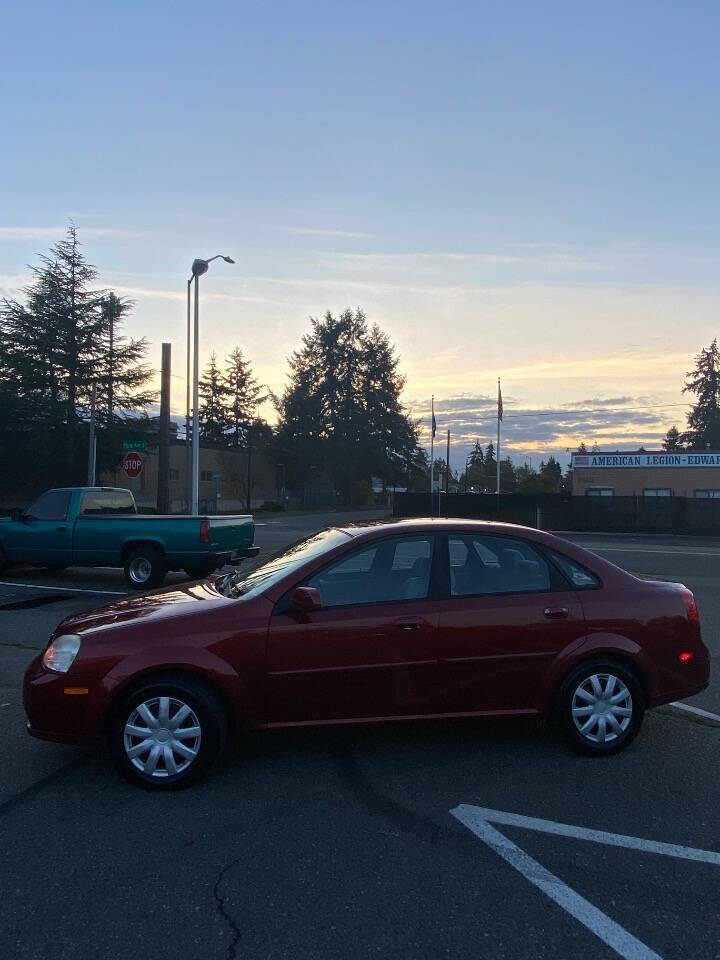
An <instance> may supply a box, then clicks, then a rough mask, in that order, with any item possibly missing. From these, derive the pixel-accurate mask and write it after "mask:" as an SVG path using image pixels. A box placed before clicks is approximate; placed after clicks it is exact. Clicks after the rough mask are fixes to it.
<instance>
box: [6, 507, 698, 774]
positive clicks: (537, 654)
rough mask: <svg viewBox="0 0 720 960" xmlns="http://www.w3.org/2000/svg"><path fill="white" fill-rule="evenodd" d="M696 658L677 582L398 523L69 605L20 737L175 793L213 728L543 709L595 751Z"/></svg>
mask: <svg viewBox="0 0 720 960" xmlns="http://www.w3.org/2000/svg"><path fill="white" fill-rule="evenodd" d="M709 670H710V658H709V654H708V651H707V649H706V647H705V645H704V644H703V642H702V640H701V637H700V624H699V617H698V611H697V606H696V604H695V599H694V597H693V595H692V593H691V592H690V590H688V589H687V588H686V587H684V586H682V585H681V584H675V583H665V582H657V581H645V580H640V579H638V578H637V577H634V576H632V575H631V574H629V573H626V572H625V571H623V570H621V569H619V568H618V567H616V566H614V565H613V564H612V563H609V562H608V561H607V560H603V559H601V558H600V557H598V556H595V555H594V554H592V553H588V552H587V551H585V550H583V549H581V548H580V547H577V546H575V545H574V544H572V543H568V542H566V541H564V540H561V539H558V538H557V537H554V536H551V535H550V534H547V533H542V532H540V531H537V530H532V529H528V528H525V527H518V526H512V525H509V524H500V523H484V522H480V521H469V520H402V521H397V522H392V523H385V524H368V525H361V526H348V527H342V528H331V529H328V530H325V531H323V532H322V533H318V534H316V535H315V536H312V537H310V538H309V539H308V540H305V541H303V542H302V543H299V544H296V545H295V546H292V547H289V548H288V549H286V550H284V551H282V552H281V553H279V554H277V555H276V556H274V557H272V558H270V559H269V560H268V561H267V562H266V563H264V564H262V565H261V566H259V567H258V568H257V569H255V570H252V571H251V572H249V573H247V574H243V573H242V572H237V573H234V574H231V575H230V576H228V577H225V578H217V579H215V580H208V581H204V582H199V583H195V584H189V585H183V586H181V587H172V588H170V589H166V590H162V591H158V592H156V593H150V594H146V595H143V596H133V597H129V598H128V599H126V600H121V601H120V602H118V603H113V604H111V605H109V606H106V607H101V608H100V609H97V610H91V611H88V612H86V613H81V614H78V615H77V616H74V617H70V618H68V619H66V620H64V621H63V622H62V623H61V624H60V625H59V627H58V628H57V630H56V631H55V633H54V634H53V636H52V638H51V641H50V643H49V645H48V647H47V649H46V650H45V652H44V653H43V654H42V655H40V656H39V657H37V659H36V660H34V661H33V663H31V665H30V667H29V668H28V671H27V674H26V677H25V689H24V696H25V707H26V711H27V714H28V717H29V722H28V729H29V731H30V733H32V734H33V735H34V736H38V737H43V738H46V739H50V740H59V741H63V742H68V743H88V742H92V741H95V740H97V739H99V738H100V737H102V736H108V737H109V741H110V745H111V748H112V752H113V755H114V757H115V759H116V761H117V764H118V766H119V768H120V769H121V770H122V771H123V772H124V773H125V774H126V775H127V776H128V777H129V778H130V779H131V780H133V781H135V782H137V783H140V784H142V785H145V786H150V787H157V788H160V789H172V788H176V787H180V786H185V785H187V784H189V783H191V782H192V781H193V780H196V779H197V778H198V777H200V776H201V775H202V774H203V773H204V772H205V771H206V770H207V769H208V768H209V767H210V766H211V764H212V763H213V761H214V760H215V759H216V757H217V756H218V755H219V753H220V752H221V750H222V747H223V744H224V742H225V739H226V737H227V735H228V734H229V733H231V732H234V731H238V730H247V729H258V728H263V727H281V726H293V725H298V724H322V723H344V722H345V723H346V722H356V721H371V720H399V719H416V718H420V717H470V716H483V715H501V714H502V715H512V716H526V717H534V716H544V717H551V718H552V719H554V720H555V721H556V722H557V725H558V726H559V727H560V728H561V729H562V730H563V731H564V733H565V735H566V736H567V737H568V738H569V739H570V741H571V742H572V743H573V744H574V745H575V746H576V747H577V748H579V749H580V750H582V751H584V752H586V753H592V754H609V753H613V752H615V751H617V750H620V749H622V748H623V747H625V746H627V745H628V744H629V743H630V741H631V740H632V739H633V738H634V737H635V735H636V734H637V732H638V730H639V729H640V725H641V723H642V719H643V713H644V711H645V709H646V708H648V707H654V706H657V705H658V704H661V703H666V702H668V701H670V700H677V699H679V698H682V697H688V696H691V695H692V694H695V693H698V692H699V691H700V690H703V689H704V688H705V687H706V686H707V684H708V679H709Z"/></svg>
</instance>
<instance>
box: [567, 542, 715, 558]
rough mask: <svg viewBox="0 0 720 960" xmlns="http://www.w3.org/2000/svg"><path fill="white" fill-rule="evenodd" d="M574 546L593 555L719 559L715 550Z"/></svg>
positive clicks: (586, 544)
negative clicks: (619, 554)
mask: <svg viewBox="0 0 720 960" xmlns="http://www.w3.org/2000/svg"><path fill="white" fill-rule="evenodd" d="M576 546H578V547H582V548H583V549H584V550H590V551H591V552H593V553H661V554H663V555H664V556H673V557H720V550H716V551H715V552H714V553H710V552H709V551H700V550H678V549H677V547H668V548H667V549H665V550H658V548H657V547H611V546H608V545H606V544H599V543H592V544H590V543H577V544H576Z"/></svg>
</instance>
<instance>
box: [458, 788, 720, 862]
mask: <svg viewBox="0 0 720 960" xmlns="http://www.w3.org/2000/svg"><path fill="white" fill-rule="evenodd" d="M450 813H452V815H453V816H454V817H457V818H458V820H461V821H462V822H463V823H464V824H465V826H467V827H469V826H470V824H469V823H468V822H467V820H466V818H469V819H470V820H472V822H473V823H475V822H476V821H483V822H490V823H502V824H504V825H505V826H507V827H521V828H523V829H524V830H535V831H536V832H539V833H552V834H555V835H556V836H558V837H574V838H575V839H576V840H590V841H591V842H592V843H604V844H605V845H606V846H608V847H624V848H625V849H626V850H638V851H639V852H640V853H656V854H660V855H661V856H664V857H677V858H679V859H681V860H696V861H699V862H700V863H711V864H713V865H714V866H716V867H720V853H716V852H715V851H714V850H700V849H698V848H697V847H684V846H682V845H680V844H677V843H661V842H659V841H657V840H644V839H643V838H642V837H627V836H624V835H623V834H622V833H606V832H605V831H604V830H588V829H587V828H586V827H576V826H573V825H572V824H569V823H557V822H556V821H555V820H541V819H539V818H538V817H526V816H523V815H522V814H520V813H507V812H506V811H505V810H491V809H489V808H487V807H476V806H474V805H472V804H467V803H461V804H460V806H459V807H455V809H454V810H451V811H450ZM470 829H472V827H470Z"/></svg>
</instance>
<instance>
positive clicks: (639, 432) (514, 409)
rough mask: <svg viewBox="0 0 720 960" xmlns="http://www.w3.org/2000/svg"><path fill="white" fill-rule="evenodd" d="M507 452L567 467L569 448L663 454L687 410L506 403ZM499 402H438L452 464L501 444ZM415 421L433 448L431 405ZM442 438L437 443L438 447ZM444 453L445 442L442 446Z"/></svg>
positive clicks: (654, 403) (649, 400)
mask: <svg viewBox="0 0 720 960" xmlns="http://www.w3.org/2000/svg"><path fill="white" fill-rule="evenodd" d="M504 401H505V404H504V406H505V409H504V418H503V422H502V432H501V452H502V453H503V455H509V456H510V457H511V459H513V460H516V461H517V462H522V460H523V457H524V456H526V455H535V454H540V455H541V456H544V457H546V458H547V457H548V456H549V455H550V454H552V455H554V456H555V457H557V458H558V459H561V460H563V462H565V461H566V460H567V454H566V450H567V448H568V447H569V448H571V449H572V448H575V447H577V446H578V445H579V444H580V442H581V441H584V442H585V443H586V444H588V445H592V444H594V443H597V445H598V446H600V447H602V448H603V449H608V448H609V449H611V450H615V449H617V448H620V449H637V448H638V447H639V446H641V445H643V446H645V447H647V448H654V449H657V448H659V446H660V444H661V442H662V438H663V437H664V435H665V433H666V432H667V428H668V425H669V422H672V421H675V422H678V423H682V422H683V421H684V419H685V413H686V411H687V404H662V403H661V402H659V401H658V400H657V398H653V397H648V396H622V397H610V398H594V399H592V400H589V401H582V402H580V401H578V402H576V403H565V404H561V405H558V406H552V407H546V408H543V409H537V408H533V407H529V406H523V405H521V404H519V403H516V402H514V400H513V398H512V397H511V396H510V395H507V396H506V397H505V398H504ZM496 402H497V401H496V398H495V397H494V396H489V395H487V394H477V395H471V394H463V395H460V396H448V397H445V398H438V399H436V400H435V418H436V420H437V425H438V435H439V436H441V437H442V435H443V434H444V432H445V431H446V430H448V429H449V430H450V436H451V461H452V462H453V464H454V465H455V466H456V467H457V466H460V467H462V465H463V464H464V462H465V456H466V455H467V453H468V452H469V450H470V448H471V447H472V445H473V444H474V442H475V440H476V439H479V440H480V442H481V443H482V444H483V445H486V444H487V443H489V442H491V441H492V443H495V436H496V428H497V406H496ZM408 406H409V407H410V409H411V410H412V413H413V416H414V417H415V418H418V417H419V418H421V425H420V431H421V432H420V439H421V442H422V443H423V444H424V446H425V447H429V445H430V435H429V434H430V431H429V423H430V405H429V403H428V402H427V400H424V399H423V400H422V401H415V402H410V403H409V404H408ZM438 435H436V437H435V440H436V443H437V442H438ZM439 445H440V447H442V448H443V450H444V442H443V440H442V439H441V440H440V441H439Z"/></svg>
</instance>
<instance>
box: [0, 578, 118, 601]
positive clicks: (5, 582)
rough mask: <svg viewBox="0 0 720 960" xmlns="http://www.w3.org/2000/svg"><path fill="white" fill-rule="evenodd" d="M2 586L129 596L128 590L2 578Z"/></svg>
mask: <svg viewBox="0 0 720 960" xmlns="http://www.w3.org/2000/svg"><path fill="white" fill-rule="evenodd" d="M0 587H24V588H25V589H26V590H59V591H62V592H63V593H102V594H112V595H113V596H115V597H127V596H129V593H128V592H127V591H126V590H88V589H87V587H47V586H45V585H44V584H40V583H13V582H12V581H11V580H0Z"/></svg>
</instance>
